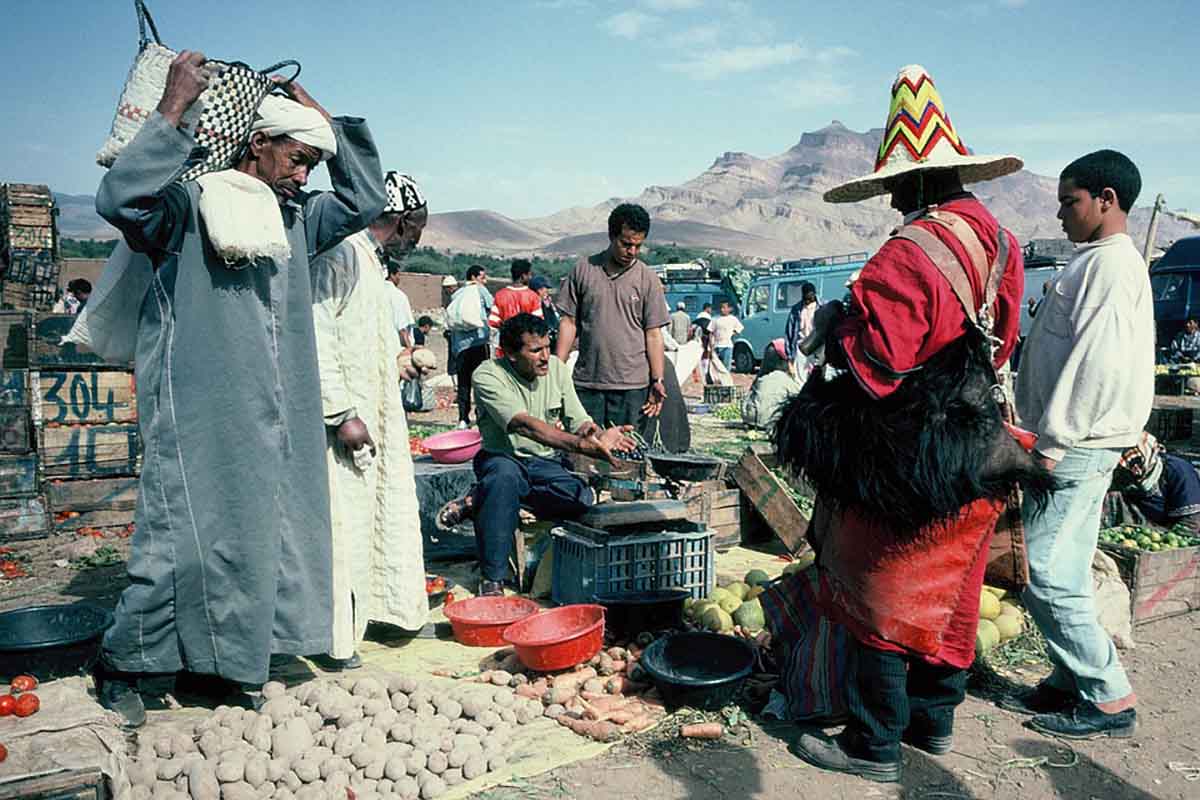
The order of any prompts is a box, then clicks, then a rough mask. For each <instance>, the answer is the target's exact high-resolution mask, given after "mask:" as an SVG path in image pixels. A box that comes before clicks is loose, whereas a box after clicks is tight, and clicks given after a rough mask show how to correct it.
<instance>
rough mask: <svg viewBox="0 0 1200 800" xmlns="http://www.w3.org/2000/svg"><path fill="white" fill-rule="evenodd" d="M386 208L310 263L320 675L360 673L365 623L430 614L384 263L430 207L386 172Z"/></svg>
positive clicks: (416, 230)
mask: <svg viewBox="0 0 1200 800" xmlns="http://www.w3.org/2000/svg"><path fill="white" fill-rule="evenodd" d="M384 180H385V183H386V185H387V194H388V202H387V205H386V206H385V207H384V209H383V213H382V214H380V215H379V218H378V219H376V220H375V221H374V222H372V223H371V224H370V225H369V226H368V227H367V228H366V230H362V231H359V232H358V233H356V234H354V235H353V236H349V237H347V238H346V240H345V241H343V242H342V243H341V244H339V245H338V246H337V247H335V248H333V249H332V250H330V251H328V252H326V253H324V254H322V255H320V256H318V257H317V258H316V259H315V260H314V261H313V265H312V282H313V319H314V322H315V325H316V329H317V356H318V359H317V360H318V363H319V365H320V370H321V402H322V404H323V405H324V408H325V438H326V442H327V447H326V454H327V455H328V460H329V500H330V510H331V514H332V517H333V647H332V649H331V650H330V652H329V658H328V659H321V660H319V661H318V663H319V664H320V665H321V666H322V667H326V668H334V669H353V668H355V667H358V666H361V665H362V660H361V658H359V655H358V653H357V652H356V648H357V646H358V643H359V642H360V641H362V638H363V635H364V634H365V633H366V630H367V623H368V622H372V621H373V622H382V623H385V624H388V625H393V626H395V627H398V628H402V629H404V630H410V631H412V630H418V629H420V627H421V626H422V625H424V624H425V620H426V618H427V617H428V616H429V600H428V598H427V596H426V594H425V563H424V556H423V553H422V542H421V520H420V514H419V509H418V507H417V485H416V481H415V477H414V473H413V461H412V454H411V452H410V451H409V442H408V422H407V420H406V419H405V416H404V402H403V400H402V399H401V397H400V379H401V378H410V379H415V378H417V377H419V374H418V373H417V372H415V371H413V369H412V368H411V367H409V368H404V367H402V366H401V365H400V364H398V363H397V360H396V359H397V358H398V357H399V356H400V353H401V350H402V349H404V348H403V346H402V344H401V340H400V338H399V337H397V336H396V325H395V315H394V311H395V306H394V305H393V302H392V300H393V299H394V298H393V295H394V294H395V293H396V292H398V291H399V290H398V289H395V288H394V287H393V286H392V285H390V284H389V283H388V277H387V276H388V274H389V272H390V269H391V268H392V267H396V266H398V265H397V263H396V261H395V260H393V259H402V258H403V257H404V256H405V255H407V254H408V253H410V252H412V250H413V248H415V247H416V246H417V243H418V242H420V240H421V233H422V231H423V230H424V228H425V223H426V222H427V221H428V219H429V209H428V207H427V206H426V203H425V196H424V195H423V194H422V192H421V190H420V188H419V187H418V186H417V184H416V182H415V181H414V180H413V179H412V178H411V177H410V176H408V175H404V174H402V173H399V172H395V171H392V172H388V173H387V175H386V177H385V179H384ZM385 260H386V261H387V262H388V266H387V267H385V266H384V262H385Z"/></svg>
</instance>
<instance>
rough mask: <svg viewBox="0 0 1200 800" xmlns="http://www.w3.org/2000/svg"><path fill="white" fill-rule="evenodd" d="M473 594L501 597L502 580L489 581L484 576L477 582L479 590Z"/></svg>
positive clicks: (502, 594)
mask: <svg viewBox="0 0 1200 800" xmlns="http://www.w3.org/2000/svg"><path fill="white" fill-rule="evenodd" d="M475 594H476V595H478V596H479V597H503V596H504V581H489V580H487V579H486V578H484V579H483V580H481V581H480V582H479V591H477V592H476V593H475Z"/></svg>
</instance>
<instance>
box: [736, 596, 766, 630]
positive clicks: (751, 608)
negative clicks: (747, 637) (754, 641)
mask: <svg viewBox="0 0 1200 800" xmlns="http://www.w3.org/2000/svg"><path fill="white" fill-rule="evenodd" d="M733 622H734V624H735V625H741V626H742V627H743V628H745V629H746V630H749V631H761V630H762V629H763V628H764V627H765V626H766V624H767V619H766V617H765V616H764V615H763V609H762V604H761V603H759V602H758V601H757V600H747V601H746V602H744V603H742V604H741V605H740V606H738V608H737V611H734V612H733Z"/></svg>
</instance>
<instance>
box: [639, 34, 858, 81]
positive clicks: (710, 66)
mask: <svg viewBox="0 0 1200 800" xmlns="http://www.w3.org/2000/svg"><path fill="white" fill-rule="evenodd" d="M851 54H853V51H852V50H850V49H849V48H847V47H841V46H836V47H826V48H820V49H818V50H813V49H811V48H809V47H806V46H804V45H802V44H800V43H799V42H787V43H778V44H765V45H743V46H740V47H729V48H725V49H718V50H710V51H708V52H705V53H699V54H697V55H695V56H693V57H691V58H687V59H685V60H683V61H675V62H671V63H667V64H664V65H663V68H664V69H667V70H669V71H671V72H678V73H680V74H681V75H687V76H688V77H690V78H695V79H696V80H705V81H707V80H715V79H716V78H720V77H722V76H723V75H731V74H738V73H743V72H755V71H757V70H761V69H766V68H768V67H777V66H782V65H784V64H794V63H796V62H797V61H815V62H817V63H820V64H829V63H831V62H833V61H836V60H838V59H840V58H844V57H845V56H848V55H851Z"/></svg>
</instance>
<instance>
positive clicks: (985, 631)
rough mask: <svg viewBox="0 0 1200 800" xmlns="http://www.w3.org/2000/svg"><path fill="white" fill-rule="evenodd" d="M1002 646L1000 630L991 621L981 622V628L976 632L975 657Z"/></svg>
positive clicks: (982, 620)
mask: <svg viewBox="0 0 1200 800" xmlns="http://www.w3.org/2000/svg"><path fill="white" fill-rule="evenodd" d="M998 644H1000V629H999V628H997V627H996V623H994V622H992V621H991V620H990V619H981V620H979V628H978V629H977V630H976V631H975V655H977V656H981V655H983V654H984V653H986V652H987V651H989V650H991V649H992V648H993V647H995V646H996V645H998Z"/></svg>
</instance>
